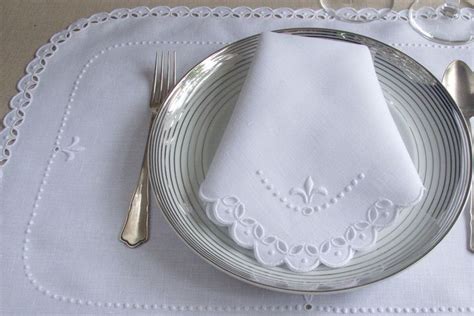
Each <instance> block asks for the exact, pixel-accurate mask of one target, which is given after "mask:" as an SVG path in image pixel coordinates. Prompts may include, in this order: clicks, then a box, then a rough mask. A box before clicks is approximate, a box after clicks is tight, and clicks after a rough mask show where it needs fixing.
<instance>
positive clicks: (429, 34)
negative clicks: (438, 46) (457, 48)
mask: <svg viewBox="0 0 474 316" xmlns="http://www.w3.org/2000/svg"><path fill="white" fill-rule="evenodd" d="M424 4H425V3H424V1H415V2H414V3H413V4H412V5H411V7H410V10H409V12H408V15H409V21H410V25H411V26H412V27H413V28H414V29H415V30H416V31H417V32H418V33H420V34H421V35H422V36H423V37H425V38H427V39H429V40H431V41H434V42H437V43H442V44H449V45H462V44H465V43H468V42H470V41H472V40H473V39H474V23H473V21H472V17H470V15H469V13H468V12H467V11H465V10H467V9H465V8H466V7H468V6H469V4H466V3H462V2H461V3H460V4H457V3H456V4H452V3H451V2H449V1H447V2H446V3H444V4H442V5H440V6H438V7H436V8H433V7H428V6H425V5H424Z"/></svg>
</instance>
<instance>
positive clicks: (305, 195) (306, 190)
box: [290, 176, 328, 204]
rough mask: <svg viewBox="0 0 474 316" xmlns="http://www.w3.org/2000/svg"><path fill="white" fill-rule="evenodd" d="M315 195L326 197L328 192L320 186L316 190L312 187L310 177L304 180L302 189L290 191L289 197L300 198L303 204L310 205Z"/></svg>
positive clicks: (294, 188)
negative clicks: (295, 196)
mask: <svg viewBox="0 0 474 316" xmlns="http://www.w3.org/2000/svg"><path fill="white" fill-rule="evenodd" d="M316 194H319V195H322V196H327V195H328V190H327V189H326V188H325V187H323V186H320V187H319V188H317V189H316V188H315V187H314V181H313V178H311V176H309V177H307V178H306V180H305V181H304V184H303V187H302V188H298V187H293V188H291V190H290V195H299V196H301V198H302V199H303V202H304V203H305V204H310V203H311V202H312V200H313V197H314V196H315V195H316Z"/></svg>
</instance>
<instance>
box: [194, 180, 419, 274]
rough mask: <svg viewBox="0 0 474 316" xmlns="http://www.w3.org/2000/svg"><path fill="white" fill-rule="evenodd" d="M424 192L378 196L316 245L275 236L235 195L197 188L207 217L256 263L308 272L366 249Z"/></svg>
mask: <svg viewBox="0 0 474 316" xmlns="http://www.w3.org/2000/svg"><path fill="white" fill-rule="evenodd" d="M424 192H425V188H424V187H421V189H420V191H419V193H418V195H417V196H416V198H415V199H414V200H413V201H411V202H409V203H406V204H397V203H394V202H393V201H392V200H390V199H387V198H378V199H377V200H376V201H374V203H372V204H371V206H370V207H369V208H368V209H367V211H366V219H364V220H361V221H359V222H357V223H353V224H351V225H349V227H347V229H346V230H345V232H344V234H343V235H342V236H336V237H332V238H330V239H328V240H325V241H323V242H322V243H320V244H319V245H313V244H308V243H303V244H295V245H289V244H288V243H287V242H286V241H285V240H282V239H281V238H279V237H278V236H275V235H272V234H267V232H266V231H265V228H264V226H263V225H262V224H261V223H259V222H258V221H257V220H255V219H253V218H251V217H246V216H245V213H246V207H245V204H244V203H243V202H241V200H240V199H239V198H238V197H237V196H230V195H229V196H225V197H214V198H213V197H208V196H206V195H205V194H204V193H203V192H202V190H201V189H200V190H199V197H200V199H201V201H202V202H203V204H204V209H205V211H206V215H207V217H208V218H209V219H210V220H211V221H212V222H213V223H215V224H216V225H219V226H224V227H227V228H228V230H229V235H230V237H231V238H232V240H234V242H235V243H236V244H237V245H239V246H241V247H243V248H246V249H253V253H254V256H255V258H256V259H257V261H258V262H259V263H260V264H262V265H264V266H269V267H275V266H279V265H283V264H284V265H286V266H287V267H288V269H290V270H291V271H294V272H309V271H312V270H315V269H316V268H317V267H318V266H320V265H323V266H327V267H329V268H337V267H342V266H344V265H346V264H347V263H348V262H349V261H350V260H351V259H352V258H353V257H354V255H355V253H356V252H362V251H367V250H369V249H370V248H371V247H372V246H373V245H375V243H376V242H377V236H378V232H379V231H381V230H382V229H384V228H386V227H389V226H391V225H392V224H393V223H394V222H395V221H396V219H397V218H398V216H399V214H400V212H401V211H402V210H404V209H407V208H409V207H412V206H415V205H416V204H418V203H419V202H420V201H421V199H422V198H423V194H424Z"/></svg>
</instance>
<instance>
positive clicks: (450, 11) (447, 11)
mask: <svg viewBox="0 0 474 316" xmlns="http://www.w3.org/2000/svg"><path fill="white" fill-rule="evenodd" d="M460 6H461V0H445V2H444V4H443V5H442V6H441V10H440V13H441V14H442V15H444V16H445V17H447V18H451V19H455V18H457V17H458V16H459V10H460Z"/></svg>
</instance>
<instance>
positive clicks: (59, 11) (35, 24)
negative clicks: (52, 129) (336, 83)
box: [0, 0, 439, 118]
mask: <svg viewBox="0 0 474 316" xmlns="http://www.w3.org/2000/svg"><path fill="white" fill-rule="evenodd" d="M377 1H379V0H354V1H349V0H340V2H341V4H345V3H349V2H356V3H357V2H358V3H360V4H359V5H362V6H366V7H371V6H372V7H373V6H374V5H375V4H376V3H377ZM411 2H412V1H411V0H395V5H394V9H395V10H401V9H405V8H407V7H408V6H409V5H410V3H411ZM437 2H439V1H436V0H431V1H427V3H428V4H435V3H437ZM158 5H167V6H180V5H184V6H189V7H197V6H210V7H216V6H229V7H237V6H249V7H274V8H277V7H292V8H300V7H312V8H320V4H319V1H318V0H154V1H153V0H100V1H98V0H2V1H0V14H1V15H0V17H1V18H0V42H1V43H3V45H1V46H0V73H1V74H2V80H1V81H0V118H2V117H3V116H4V115H5V113H6V112H7V110H8V103H9V101H10V99H11V97H12V96H14V95H15V94H16V84H17V81H18V80H19V79H20V78H21V77H22V76H23V73H24V68H25V66H26V65H27V63H28V62H29V61H30V60H31V59H33V55H34V53H35V51H36V50H37V49H38V48H39V47H40V46H41V45H43V44H45V43H47V42H48V40H49V38H50V37H51V35H53V34H54V33H56V32H59V31H60V30H62V29H64V28H66V27H67V26H68V25H69V24H71V23H72V22H74V21H76V20H78V19H80V18H83V17H88V16H90V15H92V14H94V13H97V12H101V11H102V12H103V11H111V10H113V9H115V8H123V7H129V8H133V7H138V6H148V7H154V6H158Z"/></svg>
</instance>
